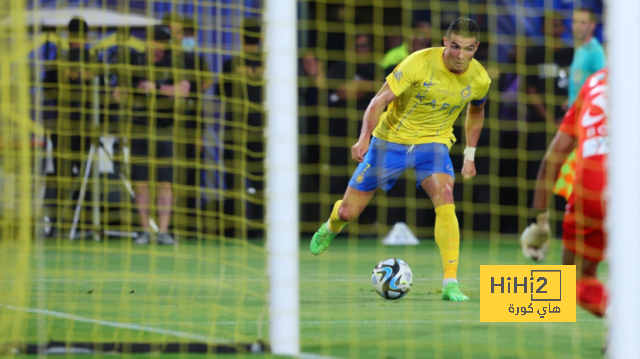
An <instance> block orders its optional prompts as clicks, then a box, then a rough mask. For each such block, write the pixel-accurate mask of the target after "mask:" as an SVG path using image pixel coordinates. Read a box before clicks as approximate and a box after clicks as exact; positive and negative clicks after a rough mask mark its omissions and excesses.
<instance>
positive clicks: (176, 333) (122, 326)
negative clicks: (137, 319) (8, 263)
mask: <svg viewBox="0 0 640 359" xmlns="http://www.w3.org/2000/svg"><path fill="white" fill-rule="evenodd" d="M0 309H9V310H13V311H16V312H26V313H32V314H43V315H48V316H50V317H56V318H60V319H67V320H75V321H77V322H83V323H92V324H99V325H104V326H107V327H113V328H119V329H131V330H139V331H142V332H148V333H157V334H164V335H171V336H174V337H177V338H185V339H192V340H197V341H201V342H205V343H212V344H230V343H232V342H231V341H229V340H224V339H217V338H210V337H207V336H204V335H199V334H193V333H185V332H179V331H176V330H169V329H160V328H152V327H147V326H143V325H138V324H132V323H120V322H111V321H107V320H100V319H92V318H85V317H81V316H79V315H74V314H68V313H63V312H57V311H54V310H47V309H36V308H24V307H15V306H12V305H3V304H0Z"/></svg>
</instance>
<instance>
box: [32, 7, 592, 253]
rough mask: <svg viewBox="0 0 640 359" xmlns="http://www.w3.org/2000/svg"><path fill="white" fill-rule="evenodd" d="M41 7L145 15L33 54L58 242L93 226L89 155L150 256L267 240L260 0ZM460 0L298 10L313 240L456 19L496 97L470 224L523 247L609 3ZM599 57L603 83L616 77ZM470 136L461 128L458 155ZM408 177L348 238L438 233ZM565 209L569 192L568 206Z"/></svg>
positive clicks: (82, 24) (124, 225) (55, 31)
mask: <svg viewBox="0 0 640 359" xmlns="http://www.w3.org/2000/svg"><path fill="white" fill-rule="evenodd" d="M41 3H42V4H41V6H43V7H44V8H46V7H47V6H48V7H50V8H51V9H52V11H53V10H62V9H66V8H75V9H78V7H80V8H81V9H88V8H91V7H98V8H103V9H107V8H109V9H113V10H114V12H118V11H119V12H120V13H122V14H127V16H129V17H131V16H132V15H133V14H147V15H146V16H145V17H144V18H145V19H146V20H149V22H148V23H144V24H143V23H141V24H140V25H139V26H131V22H129V23H127V21H124V22H123V24H126V25H122V24H121V25H113V24H111V25H109V24H103V23H101V22H100V19H98V20H96V19H94V18H93V17H90V16H87V15H84V16H83V14H82V13H83V12H84V13H85V14H86V13H87V12H86V10H80V11H79V12H77V13H74V14H75V15H73V16H70V17H69V19H68V21H65V23H64V24H63V25H62V24H59V25H56V26H49V27H44V26H43V30H45V34H46V36H44V37H43V38H42V39H43V41H42V44H39V46H38V47H37V48H36V49H35V51H34V52H33V53H32V54H31V58H32V59H34V60H44V61H34V68H35V69H36V70H35V71H34V80H33V81H34V88H41V89H42V90H43V91H42V94H43V95H42V97H37V96H36V97H34V98H35V99H36V100H34V101H40V100H41V103H40V104H41V106H42V107H41V108H42V110H43V111H42V123H43V124H44V128H45V132H46V136H45V137H46V141H45V144H44V146H45V148H46V149H48V151H47V153H48V155H47V156H45V157H46V158H45V160H44V161H43V162H44V165H43V171H44V174H45V175H46V179H47V180H46V191H45V207H46V208H47V211H46V212H47V214H46V217H47V219H48V221H49V223H50V224H51V227H50V228H48V229H47V231H48V233H49V234H50V235H51V236H54V235H61V233H62V232H61V231H63V232H64V233H67V231H69V229H70V228H71V225H70V224H69V223H73V222H74V215H75V213H76V212H78V213H79V214H78V215H79V219H78V220H77V222H78V223H79V224H80V227H82V224H83V223H85V224H86V223H89V222H91V215H90V207H91V206H90V205H87V203H89V202H90V201H91V198H92V197H91V196H92V193H91V189H92V188H91V185H88V184H87V183H89V182H90V181H89V180H88V178H89V177H90V176H89V175H88V173H89V171H90V169H89V170H88V169H87V168H88V166H87V164H88V163H90V161H89V159H90V158H91V156H92V153H93V152H91V151H92V149H93V151H95V152H99V153H100V154H101V156H102V157H104V158H106V159H105V160H101V161H99V162H100V163H99V164H98V165H97V167H99V168H100V177H101V178H102V179H103V180H104V181H106V182H105V183H106V184H102V185H101V189H102V190H101V195H100V196H101V197H100V203H101V208H100V213H101V216H102V222H103V223H104V226H110V227H109V228H114V229H128V230H130V231H132V232H134V236H135V237H136V241H138V242H139V243H140V244H144V243H145V241H146V242H147V243H148V241H149V240H151V239H152V238H151V237H157V240H158V242H161V243H162V242H166V243H167V244H169V243H172V242H173V240H174V238H175V237H176V236H183V237H196V236H204V235H224V236H228V237H236V238H262V237H263V236H264V234H263V231H262V230H263V223H264V221H263V218H264V209H263V204H264V192H263V190H264V158H265V153H264V150H265V146H264V137H263V135H264V126H265V115H264V107H263V101H264V99H265V96H270V95H271V96H273V95H276V96H277V94H264V93H263V89H264V84H265V82H264V78H263V72H264V66H265V64H264V61H263V54H262V38H263V24H262V23H261V21H260V17H261V13H262V3H261V1H259V0H244V1H240V2H238V1H219V2H216V3H211V4H209V5H206V6H205V5H202V4H201V5H193V4H174V3H172V2H170V1H136V0H130V1H127V2H126V6H127V7H126V8H124V6H125V5H124V4H123V3H121V2H120V1H117V0H114V1H111V0H104V1H86V2H85V1H81V2H78V1H72V2H64V3H63V2H61V1H54V0H50V1H45V0H42V1H41ZM461 3H462V2H460V1H458V0H455V1H453V0H439V1H421V2H418V1H414V2H409V3H407V2H399V1H398V2H394V1H385V2H384V4H382V3H380V4H376V5H373V4H371V5H360V3H358V4H351V5H345V4H334V3H327V2H321V1H301V2H299V3H298V14H299V31H298V43H299V104H300V106H299V119H300V121H299V133H300V152H299V159H300V193H301V196H300V199H301V205H300V206H301V207H300V209H301V212H300V216H301V229H302V231H303V232H305V233H311V232H313V231H314V230H315V228H316V227H317V224H318V223H319V222H320V221H323V220H325V219H326V217H327V215H328V214H329V209H330V206H331V205H332V203H333V202H334V201H335V200H336V199H337V197H340V196H342V194H343V191H344V188H346V186H347V183H348V180H349V178H350V176H351V173H352V171H353V169H354V168H355V163H353V162H352V161H351V160H350V154H349V153H350V152H349V149H350V147H351V145H353V143H354V142H355V140H356V139H357V136H358V134H359V131H360V126H361V121H362V115H363V113H364V110H365V109H366V107H367V105H368V103H369V101H370V100H371V98H372V97H373V96H374V94H375V93H376V92H377V90H378V89H379V88H380V87H381V85H382V84H383V83H384V81H385V77H386V76H387V75H388V74H389V73H390V72H391V71H392V70H393V68H394V67H395V66H396V65H397V64H398V63H400V62H401V61H402V60H403V59H404V58H405V57H406V56H408V55H409V54H410V53H411V52H413V51H417V50H421V49H425V48H428V47H432V46H434V47H435V46H442V37H443V36H444V32H445V30H446V27H447V26H448V25H449V23H450V22H451V21H452V20H454V19H456V18H457V17H459V16H468V17H471V18H473V19H474V20H476V21H477V22H478V24H479V25H480V27H481V30H482V36H481V39H480V41H481V45H480V48H479V51H478V52H477V54H476V59H478V60H479V61H480V62H481V63H482V64H483V65H484V67H485V68H486V69H487V71H488V73H489V76H490V77H491V80H492V86H491V90H490V95H489V101H488V102H487V109H486V111H485V113H486V117H487V120H486V121H485V130H484V131H483V133H482V135H481V139H480V143H479V145H478V147H479V151H478V154H477V160H476V166H477V171H478V174H479V176H478V177H477V178H476V179H474V181H473V182H472V183H469V184H465V185H462V182H458V185H457V187H456V189H455V191H454V193H455V196H456V197H457V198H456V201H457V202H458V203H461V205H460V206H459V207H458V217H459V220H460V222H461V226H462V228H463V229H464V230H470V231H474V232H487V233H513V234H515V233H518V231H519V229H521V228H523V227H524V225H525V222H526V218H527V215H528V212H527V208H528V205H529V203H530V201H531V196H532V189H533V180H534V179H535V175H536V173H537V169H538V166H539V163H540V160H541V159H542V157H543V155H544V151H545V149H546V147H547V145H548V142H549V141H550V140H551V138H552V137H553V134H554V133H555V131H556V128H557V125H558V123H559V121H560V120H561V119H562V117H563V114H564V112H565V111H566V110H567V108H568V106H569V105H570V103H571V101H572V99H571V96H575V94H571V93H570V92H569V91H570V87H571V86H570V83H571V82H572V81H575V82H579V81H580V80H579V79H580V78H583V77H584V78H586V76H584V75H585V74H582V73H580V74H576V73H572V72H571V64H572V63H573V62H574V61H576V59H577V58H579V56H585V55H584V54H583V55H578V54H579V53H580V51H582V52H583V53H584V51H588V52H589V51H591V50H592V47H594V46H596V45H595V44H594V42H596V43H597V44H598V45H597V46H600V45H599V44H601V43H602V42H603V40H604V39H603V34H602V26H601V22H602V1H601V0H584V1H582V2H581V3H580V4H576V3H577V2H576V1H565V0H553V1H544V0H528V1H524V2H521V1H515V0H500V1H483V0H468V1H464V6H463V5H461ZM148 14H152V16H149V15H148ZM129 21H133V20H131V18H130V20H129ZM597 46H596V47H597ZM600 48H601V47H600ZM581 49H582V50H581ZM589 56H591V55H590V54H589ZM603 56H604V55H602V61H601V62H598V63H596V62H594V64H593V66H592V67H593V71H594V72H595V71H597V70H598V69H599V68H601V67H602V66H604V65H605V64H604V58H603ZM581 61H582V60H581ZM589 61H591V60H589ZM594 61H595V60H594ZM582 81H584V79H583V80H582ZM34 117H37V115H35V114H34ZM462 123H463V121H461V120H459V121H458V123H457V126H456V127H455V129H456V132H455V135H456V137H457V138H458V141H459V142H460V141H461V139H462V138H463V136H462V132H461V129H462V127H461V124H462ZM275 125H276V126H277V124H275ZM461 154H462V150H461V148H460V146H454V148H453V149H452V160H453V163H454V164H460V165H461V163H462V156H461ZM102 157H101V158H102ZM94 165H95V164H94ZM459 170H460V168H456V171H459ZM85 178H86V179H87V180H86V181H84V179H85ZM411 181H412V180H411V179H409V185H407V183H405V180H400V181H399V182H398V184H397V185H396V186H395V187H394V188H393V189H392V190H390V191H389V192H388V193H387V196H384V197H379V198H376V199H375V203H374V204H373V206H370V207H369V208H367V210H366V211H365V213H364V214H363V215H362V217H361V218H360V220H359V224H360V225H358V226H350V227H349V231H354V232H353V234H356V235H359V236H362V237H367V236H379V235H383V234H385V233H386V232H387V231H388V228H390V226H392V225H393V224H394V223H396V222H407V223H409V224H410V225H412V227H413V228H415V229H416V232H417V235H418V236H419V237H429V236H430V235H431V233H432V227H433V223H434V218H435V216H434V214H433V209H432V208H431V207H429V206H430V204H429V202H428V201H425V200H423V199H426V195H425V194H424V193H422V192H421V191H416V189H415V188H413V187H414V186H413V185H411V183H412V182H411ZM83 183H84V184H85V186H84V187H86V188H85V190H83ZM79 198H80V201H78V199H79ZM83 199H84V201H83ZM81 202H83V203H85V205H84V206H82V207H80V206H78V204H79V203H81ZM563 205H564V204H563V200H562V198H561V197H557V200H556V201H555V206H556V208H557V209H558V210H559V211H562V208H563ZM78 208H81V209H80V210H79V209H78ZM405 208H408V209H405ZM65 223H66V224H65ZM464 230H463V232H462V234H463V236H464V235H465V231H464ZM467 233H468V232H467ZM78 235H79V236H81V235H82V234H81V233H80V232H79V234H78ZM558 235H559V233H558ZM62 236H66V234H64V235H62ZM145 236H146V237H145Z"/></svg>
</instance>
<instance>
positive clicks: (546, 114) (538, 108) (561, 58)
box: [526, 12, 573, 149]
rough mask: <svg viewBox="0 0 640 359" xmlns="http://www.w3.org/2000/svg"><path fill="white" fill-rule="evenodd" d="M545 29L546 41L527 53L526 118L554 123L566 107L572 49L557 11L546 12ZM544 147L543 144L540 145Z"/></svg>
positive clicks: (559, 118) (562, 114) (560, 117)
mask: <svg viewBox="0 0 640 359" xmlns="http://www.w3.org/2000/svg"><path fill="white" fill-rule="evenodd" d="M544 30H545V34H546V36H545V44H544V45H542V46H535V47H532V48H531V49H530V50H529V52H528V53H527V74H528V76H527V80H526V93H527V102H528V104H529V120H530V121H532V122H545V121H546V122H549V123H555V122H556V121H558V120H561V119H562V117H563V116H564V112H565V110H564V109H565V108H566V101H567V96H568V94H569V66H570V65H571V61H572V59H573V49H572V48H567V47H566V46H565V45H564V43H563V41H562V34H563V33H564V31H565V27H564V24H563V22H562V17H561V16H560V14H557V13H555V12H548V13H546V14H545V21H544ZM550 90H551V91H550ZM545 148H546V144H545V145H544V146H542V149H545Z"/></svg>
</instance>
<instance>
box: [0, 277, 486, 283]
mask: <svg viewBox="0 0 640 359" xmlns="http://www.w3.org/2000/svg"><path fill="white" fill-rule="evenodd" d="M458 279H459V280H461V281H479V280H480V278H458ZM17 281H18V279H0V283H2V282H9V283H13V282H17ZM231 281H243V282H268V279H267V278H224V279H223V278H211V279H193V278H175V279H170V278H169V279H167V278H159V279H153V280H152V279H148V278H95V279H94V278H83V279H76V278H34V279H27V280H26V282H45V283H56V282H61V283H65V282H67V283H88V282H91V283H101V282H103V283H113V282H115V283H117V282H125V283H146V282H154V283H156V282H161V283H162V282H167V283H174V282H184V283H193V282H195V283H207V282H231ZM300 281H301V282H327V283H328V282H363V283H369V282H371V279H370V278H322V279H320V278H301V279H300ZM436 281H441V279H440V278H414V282H436Z"/></svg>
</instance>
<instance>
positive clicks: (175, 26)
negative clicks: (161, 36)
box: [162, 13, 184, 54]
mask: <svg viewBox="0 0 640 359" xmlns="http://www.w3.org/2000/svg"><path fill="white" fill-rule="evenodd" d="M162 25H164V26H166V27H168V28H169V31H170V32H171V45H172V46H171V50H173V52H174V54H176V53H179V52H182V40H183V39H184V21H183V19H182V18H181V17H180V16H178V15H177V14H175V13H167V14H165V15H164V16H163V17H162Z"/></svg>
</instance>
